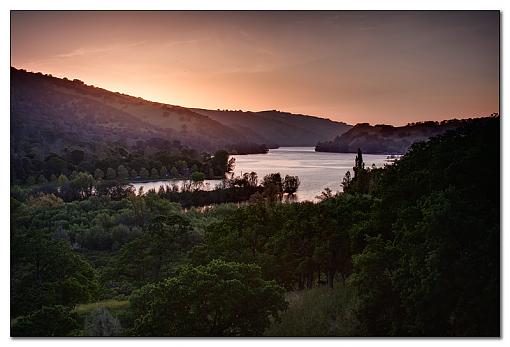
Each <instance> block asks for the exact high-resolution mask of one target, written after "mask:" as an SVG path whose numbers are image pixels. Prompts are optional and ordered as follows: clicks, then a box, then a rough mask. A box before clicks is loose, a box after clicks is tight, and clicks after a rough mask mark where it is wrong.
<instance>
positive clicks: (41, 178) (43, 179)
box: [37, 175, 48, 184]
mask: <svg viewBox="0 0 510 347" xmlns="http://www.w3.org/2000/svg"><path fill="white" fill-rule="evenodd" d="M37 183H38V184H46V183H48V180H47V179H46V177H44V176H43V175H39V177H38V178H37Z"/></svg>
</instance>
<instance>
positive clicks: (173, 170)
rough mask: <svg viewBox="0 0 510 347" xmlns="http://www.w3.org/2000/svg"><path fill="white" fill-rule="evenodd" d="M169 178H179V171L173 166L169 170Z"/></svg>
mask: <svg viewBox="0 0 510 347" xmlns="http://www.w3.org/2000/svg"><path fill="white" fill-rule="evenodd" d="M170 177H172V178H176V177H179V171H178V170H177V168H176V167H175V166H172V168H171V169H170Z"/></svg>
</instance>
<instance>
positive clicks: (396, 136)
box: [315, 119, 470, 154]
mask: <svg viewBox="0 0 510 347" xmlns="http://www.w3.org/2000/svg"><path fill="white" fill-rule="evenodd" d="M469 121H470V120H469V119H466V120H458V119H452V120H446V121H441V122H433V121H428V122H421V123H411V124H408V125H406V126H402V127H394V126H391V125H384V124H378V125H374V126H372V125H370V124H368V123H360V124H356V125H355V126H354V127H353V128H351V129H350V130H349V131H347V132H345V133H344V134H342V135H339V136H336V137H335V138H334V139H333V140H331V141H325V142H319V143H318V144H317V146H316V147H315V151H317V152H334V153H354V152H356V151H357V150H358V148H360V149H361V151H362V152H363V153H371V154H404V153H405V152H406V151H407V149H408V148H409V147H410V146H411V145H412V144H413V143H415V142H419V141H425V140H427V139H429V138H431V137H433V136H436V135H440V134H443V133H445V132H446V131H448V130H452V129H456V128H458V127H459V126H461V125H462V124H465V123H466V122H469Z"/></svg>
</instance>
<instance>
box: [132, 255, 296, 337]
mask: <svg viewBox="0 0 510 347" xmlns="http://www.w3.org/2000/svg"><path fill="white" fill-rule="evenodd" d="M130 303H131V308H132V311H133V315H134V317H135V324H134V329H133V330H134V332H135V334H137V335H140V336H260V335H262V333H263V332H264V330H265V329H266V328H267V327H268V326H269V324H270V322H271V318H272V319H274V320H276V321H278V320H279V313H280V312H281V311H283V310H285V309H286V308H287V303H286V302H285V298H284V290H283V288H281V287H279V286H278V285H276V284H275V283H274V282H273V281H265V280H263V279H262V277H261V272H260V268H259V267H258V266H256V265H252V264H240V263H235V262H225V261H222V260H214V261H212V262H210V263H209V264H207V265H205V266H198V267H192V266H185V267H183V268H182V269H181V270H180V271H179V273H178V274H177V275H176V276H175V277H172V278H168V279H166V280H164V281H162V282H159V283H156V284H149V285H146V286H144V287H142V288H141V289H140V290H138V291H136V292H135V293H134V294H133V295H132V296H131V298H130Z"/></svg>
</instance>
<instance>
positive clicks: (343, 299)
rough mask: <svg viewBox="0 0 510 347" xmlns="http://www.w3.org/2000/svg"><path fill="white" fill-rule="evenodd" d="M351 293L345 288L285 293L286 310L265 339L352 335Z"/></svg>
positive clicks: (267, 332)
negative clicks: (287, 303)
mask: <svg viewBox="0 0 510 347" xmlns="http://www.w3.org/2000/svg"><path fill="white" fill-rule="evenodd" d="M353 300H354V296H353V295H352V292H351V291H350V290H349V289H348V288H347V287H345V286H342V285H337V286H336V287H335V288H333V289H331V288H325V287H321V288H313V289H308V290H302V291H296V292H290V293H288V294H287V301H288V302H289V308H288V309H287V311H286V312H284V313H283V315H282V316H281V319H282V321H281V322H280V323H276V322H274V323H273V324H272V325H271V326H270V327H269V328H268V329H267V330H266V332H265V335H266V336H353V335H355V329H356V320H355V317H354V315H353Z"/></svg>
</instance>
